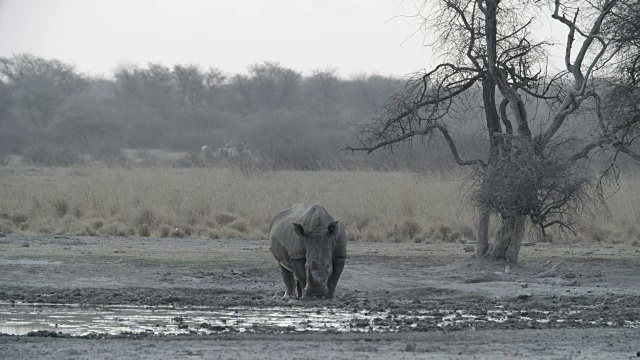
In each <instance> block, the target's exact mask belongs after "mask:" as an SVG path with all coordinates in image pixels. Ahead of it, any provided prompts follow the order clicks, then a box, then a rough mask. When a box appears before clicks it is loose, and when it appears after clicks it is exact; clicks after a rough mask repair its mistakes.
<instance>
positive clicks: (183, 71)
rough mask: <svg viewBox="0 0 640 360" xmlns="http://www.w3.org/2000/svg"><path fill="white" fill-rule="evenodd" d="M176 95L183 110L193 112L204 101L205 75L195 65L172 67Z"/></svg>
mask: <svg viewBox="0 0 640 360" xmlns="http://www.w3.org/2000/svg"><path fill="white" fill-rule="evenodd" d="M173 76H174V77H175V79H176V82H177V87H178V93H179V96H180V100H181V104H182V107H183V109H184V110H191V111H193V110H195V109H196V108H197V107H198V106H199V105H200V103H201V102H202V101H203V100H204V95H205V81H206V78H205V76H206V75H205V74H204V73H203V72H202V70H201V69H200V67H199V66H198V65H195V64H190V65H179V64H176V65H174V66H173Z"/></svg>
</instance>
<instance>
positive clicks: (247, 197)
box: [0, 166, 640, 243]
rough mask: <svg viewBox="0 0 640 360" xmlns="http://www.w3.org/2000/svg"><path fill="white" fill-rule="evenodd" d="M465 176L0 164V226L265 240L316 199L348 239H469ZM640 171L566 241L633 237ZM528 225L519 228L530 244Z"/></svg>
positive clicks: (639, 213)
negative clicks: (284, 212)
mask: <svg viewBox="0 0 640 360" xmlns="http://www.w3.org/2000/svg"><path fill="white" fill-rule="evenodd" d="M464 179H465V173H464V172H462V171H451V172H447V171H438V172H431V173H411V172H379V171H308V172H303V171H260V172H252V173H249V174H247V173H246V172H241V171H240V170H237V169H222V168H206V169H200V168H198V169H179V168H171V167H149V168H131V169H126V168H117V167H116V168H114V167H96V166H83V167H72V168H28V167H4V168H0V231H3V232H5V233H7V232H9V233H10V232H25V233H35V234H39V233H40V234H56V233H61V234H68V235H89V236H91V235H114V236H128V235H137V236H154V237H176V238H180V237H185V236H191V237H196V236H197V237H211V238H266V234H267V227H268V222H269V220H270V219H271V217H272V216H273V215H274V214H275V213H277V212H278V211H279V210H281V209H283V208H286V207H288V206H289V205H291V204H293V203H296V202H302V201H315V202H318V203H320V204H323V205H324V206H325V207H326V208H327V209H328V210H329V212H330V213H332V215H333V216H334V217H335V218H336V219H338V220H340V221H342V222H343V223H344V224H345V225H346V227H347V230H348V236H349V238H350V239H351V240H360V239H362V240H370V241H416V242H421V241H455V240H457V239H473V238H475V234H474V233H475V229H474V226H475V222H476V215H475V211H474V208H473V207H472V206H471V205H470V204H469V203H468V202H467V201H466V200H465V197H464V195H465V187H464V184H465V182H464ZM638 184H640V173H638V172H635V173H633V174H631V175H628V176H627V177H625V178H623V179H621V182H620V186H621V189H620V191H618V193H616V194H615V195H614V196H613V197H612V198H611V199H610V201H609V206H608V207H605V206H601V205H595V204H594V205H592V206H591V207H590V211H589V212H588V213H587V214H585V216H584V217H583V218H582V219H581V222H580V224H579V225H578V228H577V230H578V237H577V238H574V239H572V238H569V239H568V240H575V239H578V240H588V241H604V242H635V243H637V242H638V238H639V236H640V235H639V234H640V186H639V185H638ZM537 236H538V234H537V231H530V232H528V237H529V240H536V238H537Z"/></svg>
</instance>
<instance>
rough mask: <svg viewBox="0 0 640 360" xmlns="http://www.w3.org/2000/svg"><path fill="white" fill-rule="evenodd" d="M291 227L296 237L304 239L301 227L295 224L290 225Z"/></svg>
mask: <svg viewBox="0 0 640 360" xmlns="http://www.w3.org/2000/svg"><path fill="white" fill-rule="evenodd" d="M291 225H293V230H294V231H295V232H296V234H298V236H300V237H303V238H304V237H306V236H305V234H304V228H303V227H302V225H300V224H297V223H292V224H291Z"/></svg>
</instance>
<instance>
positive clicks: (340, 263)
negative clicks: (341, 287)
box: [327, 258, 344, 299]
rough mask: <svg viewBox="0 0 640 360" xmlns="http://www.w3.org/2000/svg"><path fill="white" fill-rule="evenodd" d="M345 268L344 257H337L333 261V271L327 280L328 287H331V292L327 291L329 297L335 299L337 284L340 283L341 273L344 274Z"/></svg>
mask: <svg viewBox="0 0 640 360" xmlns="http://www.w3.org/2000/svg"><path fill="white" fill-rule="evenodd" d="M343 269H344V258H339V259H335V260H334V261H333V272H332V273H331V276H330V277H329V280H328V281H327V287H328V288H329V292H328V293H327V299H333V297H334V296H335V293H336V286H337V285H338V280H339V279H340V275H342V270H343Z"/></svg>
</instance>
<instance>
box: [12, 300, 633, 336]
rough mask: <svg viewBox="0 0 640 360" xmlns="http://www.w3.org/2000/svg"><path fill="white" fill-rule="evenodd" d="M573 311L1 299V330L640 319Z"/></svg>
mask: <svg viewBox="0 0 640 360" xmlns="http://www.w3.org/2000/svg"><path fill="white" fill-rule="evenodd" d="M588 310H589V309H587V307H584V308H576V309H572V310H558V311H547V310H535V309H534V310H526V311H525V310H503V309H502V308H501V307H500V306H497V307H495V308H493V309H490V310H480V311H478V310H477V309H476V310H469V311H466V310H442V309H437V310H426V309H425V310H416V309H413V310H410V311H405V310H398V309H391V310H374V311H371V310H359V309H344V308H330V307H226V308H211V307H188V308H180V307H173V306H165V307H162V306H128V305H109V306H80V305H59V304H26V303H13V304H10V303H0V333H4V334H10V335H25V334H28V333H30V332H36V331H43V330H44V331H51V332H59V333H63V334H69V335H73V336H84V335H91V334H111V335H118V334H123V333H133V334H140V333H151V334H155V335H178V334H194V333H195V334H211V333H242V332H250V333H251V332H254V333H278V332H335V333H341V332H361V333H366V332H398V331H427V330H429V329H442V328H444V329H446V328H451V329H464V328H476V327H477V328H486V327H491V328H496V327H499V328H505V329H508V328H526V327H628V328H640V319H632V320H608V319H604V318H595V319H594V318H588V319H586V318H583V316H582V315H583V312H584V313H586V312H588Z"/></svg>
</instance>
